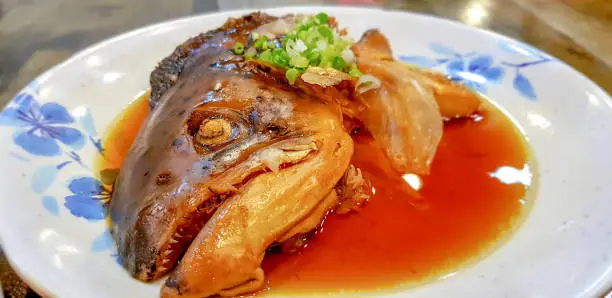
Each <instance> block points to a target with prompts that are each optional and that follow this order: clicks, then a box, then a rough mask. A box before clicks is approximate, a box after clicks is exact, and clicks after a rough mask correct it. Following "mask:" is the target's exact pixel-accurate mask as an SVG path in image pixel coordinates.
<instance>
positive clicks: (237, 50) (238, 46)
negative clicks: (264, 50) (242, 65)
mask: <svg viewBox="0 0 612 298" xmlns="http://www.w3.org/2000/svg"><path fill="white" fill-rule="evenodd" d="M242 53H244V45H243V44H241V43H239V42H237V43H236V44H235V45H234V54H236V55H242Z"/></svg>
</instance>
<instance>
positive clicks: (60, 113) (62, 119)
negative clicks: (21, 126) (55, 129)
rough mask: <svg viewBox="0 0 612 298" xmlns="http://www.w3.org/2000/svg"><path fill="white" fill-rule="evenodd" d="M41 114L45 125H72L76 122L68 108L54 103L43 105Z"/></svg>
mask: <svg viewBox="0 0 612 298" xmlns="http://www.w3.org/2000/svg"><path fill="white" fill-rule="evenodd" d="M40 112H41V114H42V116H43V118H44V119H45V124H70V123H73V122H74V119H73V118H72V116H70V114H69V113H68V111H67V110H66V108H64V107H63V106H61V105H59V104H57V103H54V102H48V103H45V104H43V105H42V106H41V107H40Z"/></svg>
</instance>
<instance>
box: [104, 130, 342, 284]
mask: <svg viewBox="0 0 612 298" xmlns="http://www.w3.org/2000/svg"><path fill="white" fill-rule="evenodd" d="M256 138H257V135H255V136H254V137H253V139H256ZM266 143H267V144H265V145H263V147H262V145H259V146H257V147H260V148H259V149H258V150H256V151H254V152H252V153H251V154H249V155H248V156H247V157H246V158H245V159H244V160H241V161H238V163H237V164H233V165H229V164H226V165H224V166H222V167H221V168H217V172H213V173H211V174H210V175H209V176H208V177H207V178H206V179H205V180H204V181H201V182H199V183H197V184H195V185H191V186H190V185H188V184H187V182H185V181H182V182H181V181H174V182H173V189H172V190H169V191H166V192H163V193H162V194H161V195H160V194H159V193H153V194H151V196H152V197H151V198H150V202H152V204H150V205H149V206H148V207H146V208H144V209H142V210H141V212H139V213H138V218H139V220H138V221H136V223H135V226H134V228H133V229H132V230H131V232H130V235H129V236H127V237H119V239H124V241H123V245H119V247H120V248H123V250H122V251H120V253H119V255H120V259H121V262H122V264H123V265H124V266H125V267H126V268H128V270H129V272H130V273H131V274H132V275H133V276H134V277H135V278H137V279H139V280H143V281H151V280H155V279H158V278H160V277H162V276H164V275H165V274H167V273H168V272H169V271H171V270H172V269H173V268H174V267H175V266H176V264H177V262H178V261H179V260H180V259H181V257H182V256H183V254H184V253H185V251H186V250H187V249H188V248H189V246H190V245H191V243H192V241H193V239H194V238H195V237H196V236H197V235H198V233H199V232H200V231H201V230H202V228H203V227H204V225H205V224H206V223H207V222H208V220H209V219H210V218H211V217H212V216H213V214H214V213H215V211H216V210H217V209H218V208H219V207H220V206H221V205H222V204H223V203H224V202H226V201H227V200H229V199H231V198H232V197H234V196H235V195H236V194H239V193H240V190H241V188H242V187H244V186H246V185H248V184H249V183H250V181H251V180H253V179H255V178H256V177H258V176H260V175H262V174H266V173H271V174H278V173H280V172H282V171H287V170H289V169H291V168H293V167H299V165H300V164H301V163H303V162H305V161H307V160H309V159H311V158H312V157H313V156H315V155H316V154H317V152H318V148H319V146H320V143H319V142H318V141H316V140H314V138H313V137H310V136H304V135H302V134H297V133H294V134H290V135H287V136H285V137H284V138H281V139H280V140H273V141H268V142H266ZM223 153H224V152H220V153H216V156H217V157H218V158H217V159H220V160H222V159H223V158H220V157H219V156H221V155H223ZM225 154H228V155H231V154H233V153H232V152H231V150H228V152H225ZM226 167H227V169H225V168H226ZM163 175H164V173H162V175H161V176H163ZM165 175H166V176H171V174H165ZM159 177H160V175H158V177H157V178H156V179H157V181H156V183H158V184H160V183H164V181H159V180H160V179H159ZM172 179H173V177H165V178H164V179H163V180H172ZM160 186H161V187H163V186H164V185H160ZM330 191H331V189H330ZM172 201H177V203H172ZM169 214H172V215H171V216H169ZM169 219H170V220H169ZM159 227H166V228H165V229H164V231H163V232H162V233H152V231H155V230H159ZM111 232H113V234H115V235H117V236H118V235H121V230H119V226H118V225H115V224H113V226H112V229H111ZM156 238H157V239H156Z"/></svg>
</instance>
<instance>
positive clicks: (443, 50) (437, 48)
mask: <svg viewBox="0 0 612 298" xmlns="http://www.w3.org/2000/svg"><path fill="white" fill-rule="evenodd" d="M429 48H430V49H431V50H432V51H434V52H436V53H438V54H440V55H444V56H455V55H456V53H455V51H453V50H451V49H449V48H448V47H446V46H445V45H442V44H439V43H435V42H434V43H431V44H429Z"/></svg>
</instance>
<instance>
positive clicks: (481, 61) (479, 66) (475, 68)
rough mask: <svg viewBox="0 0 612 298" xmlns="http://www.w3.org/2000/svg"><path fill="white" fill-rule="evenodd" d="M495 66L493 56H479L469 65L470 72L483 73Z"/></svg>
mask: <svg viewBox="0 0 612 298" xmlns="http://www.w3.org/2000/svg"><path fill="white" fill-rule="evenodd" d="M491 65H493V57H491V55H478V56H476V57H474V58H473V59H472V60H470V63H469V64H468V71H469V72H481V71H483V70H486V69H489V67H491Z"/></svg>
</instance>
